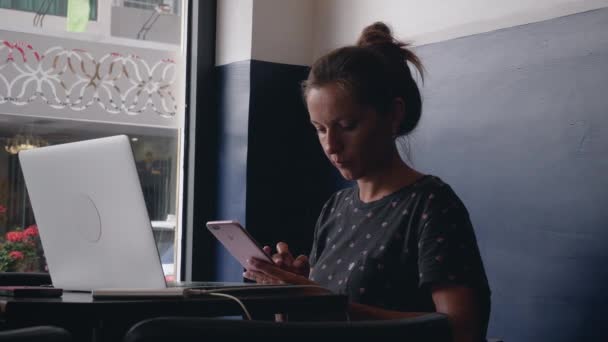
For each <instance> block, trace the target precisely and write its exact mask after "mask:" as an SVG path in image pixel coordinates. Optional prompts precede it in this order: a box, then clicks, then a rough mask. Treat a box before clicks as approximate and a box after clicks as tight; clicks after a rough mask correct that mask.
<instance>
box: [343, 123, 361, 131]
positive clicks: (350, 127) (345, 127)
mask: <svg viewBox="0 0 608 342" xmlns="http://www.w3.org/2000/svg"><path fill="white" fill-rule="evenodd" d="M340 126H341V127H342V129H343V130H345V131H352V130H353V129H355V128H357V123H356V122H344V123H341V124H340Z"/></svg>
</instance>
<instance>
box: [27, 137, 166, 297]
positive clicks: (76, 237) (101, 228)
mask: <svg viewBox="0 0 608 342" xmlns="http://www.w3.org/2000/svg"><path fill="white" fill-rule="evenodd" d="M19 161H20V163H21V168H22V170H23V176H24V178H25V183H26V186H27V190H28V193H29V196H30V201H31V203H32V209H33V212H34V217H35V218H36V223H37V224H38V229H39V231H40V239H41V242H42V247H43V249H44V254H45V257H46V260H47V265H48V268H49V273H50V274H51V278H52V281H53V285H54V286H55V287H59V288H63V289H64V290H78V291H91V290H93V289H95V288H164V287H166V283H165V278H164V274H163V270H162V266H161V262H160V257H159V254H158V250H157V247H156V243H155V241H154V235H153V231H152V227H151V225H150V219H149V217H148V212H147V209H146V204H145V202H144V197H143V193H142V189H141V185H140V182H139V177H138V174H137V169H136V165H135V162H134V159H133V152H132V150H131V145H130V143H129V139H128V137H127V136H125V135H120V136H113V137H108V138H101V139H93V140H86V141H79V142H74V143H68V144H62V145H54V146H49V147H42V148H37V149H33V150H28V151H22V152H20V153H19Z"/></svg>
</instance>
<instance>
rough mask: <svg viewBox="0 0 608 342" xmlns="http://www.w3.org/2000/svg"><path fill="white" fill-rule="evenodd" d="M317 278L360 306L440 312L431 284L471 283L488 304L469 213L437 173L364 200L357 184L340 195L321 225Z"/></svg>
mask: <svg viewBox="0 0 608 342" xmlns="http://www.w3.org/2000/svg"><path fill="white" fill-rule="evenodd" d="M310 263H311V266H312V270H311V273H310V279H311V280H313V281H315V282H317V283H319V284H320V285H322V286H325V287H327V288H329V289H330V290H332V291H334V292H336V293H341V294H346V295H348V297H349V298H350V300H352V301H353V302H358V303H362V304H368V305H373V306H377V307H381V308H385V309H390V310H398V311H427V312H428V311H434V310H435V308H434V304H433V301H432V298H431V293H430V286H429V285H436V284H465V285H467V286H470V287H473V288H475V289H477V290H479V292H480V293H482V295H483V297H484V298H482V299H487V300H488V301H489V293H490V291H489V287H488V281H487V278H486V274H485V271H484V267H483V263H482V261H481V256H480V254H479V248H478V247H477V241H476V238H475V233H474V231H473V227H472V225H471V222H470V220H469V214H468V212H467V210H466V208H465V206H464V205H463V204H462V202H461V201H460V199H459V198H458V196H457V195H456V194H455V193H454V191H453V190H452V189H451V187H450V186H449V185H447V184H445V183H444V182H442V181H441V179H439V178H438V177H435V176H430V175H427V176H423V177H421V178H420V179H419V180H417V181H416V182H415V183H413V184H411V185H408V186H406V187H404V188H402V189H400V190H399V191H397V192H395V193H393V194H391V195H388V196H386V197H384V198H382V199H380V200H377V201H373V202H369V203H364V202H361V200H360V199H359V189H358V187H357V186H354V187H352V188H348V189H344V190H341V191H338V192H337V193H335V194H334V195H332V197H331V198H330V199H329V200H328V201H327V203H326V204H325V206H324V207H323V210H322V211H321V215H320V217H319V220H318V222H317V226H316V230H315V237H314V243H313V247H312V251H311V253H310Z"/></svg>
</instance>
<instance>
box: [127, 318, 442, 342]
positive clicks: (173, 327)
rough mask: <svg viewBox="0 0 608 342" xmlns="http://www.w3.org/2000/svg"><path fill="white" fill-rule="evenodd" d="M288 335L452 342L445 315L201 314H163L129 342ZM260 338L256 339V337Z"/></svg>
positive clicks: (137, 329) (314, 341) (313, 341)
mask: <svg viewBox="0 0 608 342" xmlns="http://www.w3.org/2000/svg"><path fill="white" fill-rule="evenodd" d="M253 337H260V338H285V339H286V340H287V341H289V342H293V341H307V342H319V341H325V340H327V341H330V339H331V340H332V341H333V340H346V341H352V340H355V341H383V340H385V339H387V338H391V339H393V338H395V339H399V340H400V341H410V342H422V341H424V342H448V341H451V331H450V328H449V324H448V320H447V317H446V316H445V315H442V314H438V313H430V314H428V315H423V316H420V317H415V318H408V319H396V320H381V321H357V322H286V323H278V322H269V321H244V320H231V319H218V318H198V317H196V318H195V317H159V318H153V319H148V320H145V321H142V322H139V323H137V324H135V325H134V326H133V327H132V328H131V329H130V330H129V331H128V332H127V334H126V336H125V340H124V341H125V342H161V341H163V342H164V341H176V342H194V341H196V342H203V341H216V340H226V339H227V340H229V341H232V340H236V339H245V338H253ZM253 340H256V339H253Z"/></svg>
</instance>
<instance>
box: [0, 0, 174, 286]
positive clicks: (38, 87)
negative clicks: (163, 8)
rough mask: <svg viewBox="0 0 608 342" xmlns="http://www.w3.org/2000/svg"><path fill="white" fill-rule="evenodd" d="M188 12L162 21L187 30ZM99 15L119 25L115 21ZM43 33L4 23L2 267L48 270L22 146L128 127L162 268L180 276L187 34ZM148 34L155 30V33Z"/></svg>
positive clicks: (162, 27) (0, 75) (0, 34)
mask: <svg viewBox="0 0 608 342" xmlns="http://www.w3.org/2000/svg"><path fill="white" fill-rule="evenodd" d="M0 2H2V0H0ZM4 2H6V1H4ZM16 2H17V1H16ZM26 2H28V1H23V3H26ZM57 2H58V3H59V2H61V1H57ZM19 3H21V1H19ZM107 6H108V8H102V9H100V12H99V13H107V14H108V15H114V12H113V11H112V10H113V8H110V6H111V3H110V2H108V3H107ZM34 7H35V6H34ZM182 10H184V11H185V9H182ZM185 17H186V16H185V15H184V13H179V15H172V18H173V19H174V20H173V21H161V20H158V21H157V23H156V25H157V27H156V28H157V29H158V30H159V31H166V30H168V29H167V28H168V27H169V26H170V28H171V30H173V31H175V32H178V33H179V34H180V36H181V32H182V30H183V29H184V28H185V23H184V22H183V18H185ZM100 19H101V20H110V22H112V23H114V19H115V18H104V17H100ZM167 25H169V26H167ZM37 32H38V31H35V32H34V33H23V32H15V31H9V30H1V29H0V271H6V270H13V271H44V270H45V261H44V253H43V250H42V248H41V246H40V244H39V241H38V240H37V236H36V222H35V218H34V215H33V211H32V208H31V205H30V203H29V199H28V195H27V189H26V186H25V183H24V180H23V175H22V173H21V169H20V165H19V162H18V158H17V155H16V153H17V152H18V151H19V150H21V149H28V148H37V147H40V146H47V145H55V144H61V143H67V142H74V141H80V140H87V139H93V138H101V137H105V136H112V135H117V134H126V135H128V136H129V137H130V138H131V145H132V148H133V152H134V156H135V160H136V165H137V170H138V173H139V176H140V182H141V186H142V190H143V193H144V199H145V202H146V206H147V208H148V212H149V216H150V220H151V224H152V227H153V232H154V236H155V238H156V242H157V246H158V248H159V253H160V256H161V261H162V263H163V269H164V270H165V274H166V276H168V277H173V276H174V275H175V273H176V270H177V269H178V268H177V267H176V265H177V266H179V254H178V250H179V245H178V243H179V242H180V241H181V236H180V234H181V228H180V221H181V217H180V213H181V206H182V203H181V198H180V196H181V188H182V186H183V184H182V183H183V182H182V177H183V175H182V168H183V167H182V165H183V162H182V159H183V148H184V143H183V141H184V132H183V129H184V121H185V114H184V110H185V109H184V108H185V105H184V99H185V96H184V89H185V60H186V56H185V48H184V47H183V45H182V44H181V40H180V39H177V40H176V41H175V43H174V44H157V43H150V42H144V41H142V40H141V39H136V37H135V36H134V35H129V38H127V39H125V37H121V38H116V37H115V36H113V35H112V34H111V32H105V33H104V34H105V35H103V36H102V37H101V38H100V39H96V40H92V39H89V38H87V36H86V34H83V35H82V37H84V38H82V39H73V37H74V35H69V38H64V37H61V36H58V35H57V34H55V35H54V36H43V34H45V32H42V31H40V33H37ZM130 32H131V33H132V32H136V31H130ZM66 36H68V35H66ZM148 37H149V39H150V40H155V39H156V37H157V36H156V33H155V32H154V31H150V32H149V33H148ZM150 44H155V45H150ZM12 252H17V253H12Z"/></svg>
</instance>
